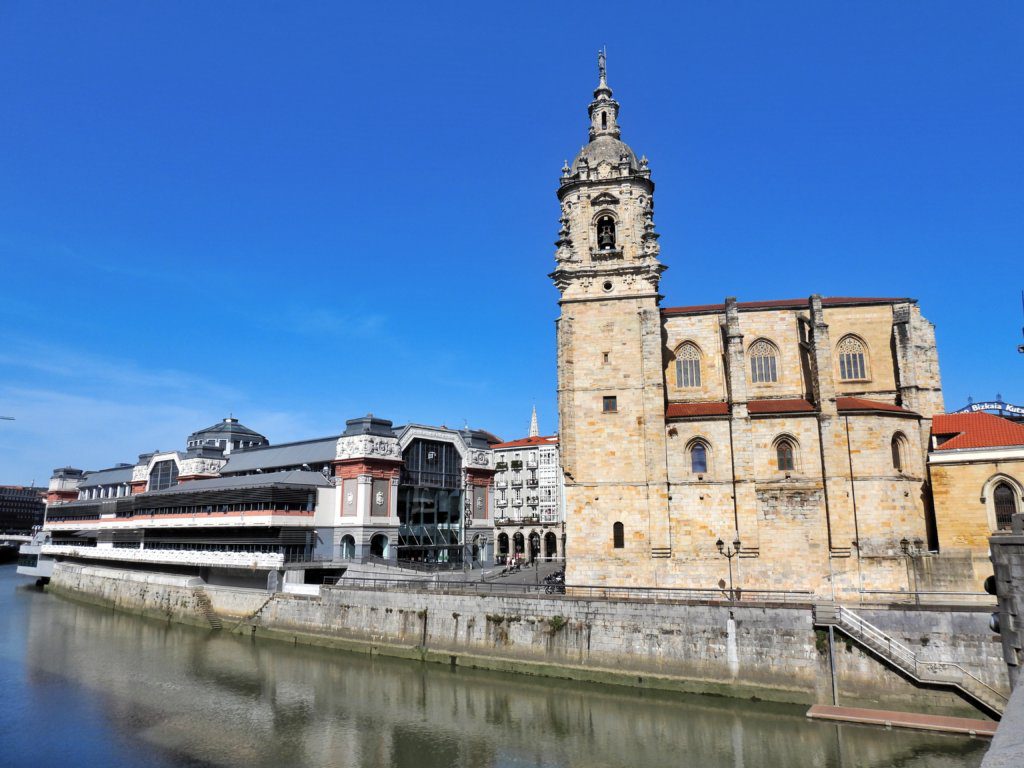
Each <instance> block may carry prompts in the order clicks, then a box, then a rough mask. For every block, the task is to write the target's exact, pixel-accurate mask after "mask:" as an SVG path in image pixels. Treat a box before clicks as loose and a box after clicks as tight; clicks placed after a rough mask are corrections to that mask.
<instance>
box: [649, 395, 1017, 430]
mask: <svg viewBox="0 0 1024 768" xmlns="http://www.w3.org/2000/svg"><path fill="white" fill-rule="evenodd" d="M836 408H837V409H838V410H839V411H840V413H857V412H860V411H874V412H878V411H883V412H886V413H902V414H905V415H907V416H917V415H918V414H916V413H914V412H913V411H908V410H907V409H906V408H901V407H900V406H898V405H893V404H892V403H884V402H882V401H880V400H869V399H868V398H866V397H837V398H836ZM747 410H748V411H749V412H750V413H751V414H754V415H762V414H773V413H817V411H818V408H817V406H815V404H814V403H812V402H811V401H810V400H806V399H804V398H790V399H783V400H751V401H750V402H748V403H747ZM728 413H729V404H728V403H725V402H704V403H669V404H668V408H666V409H665V416H666V417H667V418H669V419H671V418H682V417H685V416H724V415H726V414H728ZM1004 421H1005V419H1004ZM1022 429H1024V428H1022Z"/></svg>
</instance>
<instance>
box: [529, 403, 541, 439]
mask: <svg viewBox="0 0 1024 768" xmlns="http://www.w3.org/2000/svg"><path fill="white" fill-rule="evenodd" d="M539 436H540V429H539V428H538V427H537V406H536V405H535V406H533V415H532V416H530V437H539Z"/></svg>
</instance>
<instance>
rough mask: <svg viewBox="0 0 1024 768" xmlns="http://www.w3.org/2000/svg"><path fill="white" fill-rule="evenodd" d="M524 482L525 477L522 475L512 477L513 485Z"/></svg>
mask: <svg viewBox="0 0 1024 768" xmlns="http://www.w3.org/2000/svg"><path fill="white" fill-rule="evenodd" d="M522 484H523V478H521V477H513V478H512V485H522Z"/></svg>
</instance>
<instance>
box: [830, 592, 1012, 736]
mask: <svg viewBox="0 0 1024 768" xmlns="http://www.w3.org/2000/svg"><path fill="white" fill-rule="evenodd" d="M814 624H815V626H818V627H822V626H825V627H827V626H832V627H835V628H836V629H838V630H839V631H840V632H842V633H843V634H844V635H846V636H847V637H849V638H850V639H851V640H853V641H854V642H856V643H857V644H859V645H860V646H862V647H863V648H865V649H867V650H869V651H871V653H873V654H874V655H875V656H877V657H879V658H880V659H882V660H883V661H884V662H885V663H887V664H888V665H889V666H891V667H893V668H895V669H897V670H899V671H901V672H903V673H904V674H905V675H907V676H908V677H909V678H910V679H911V680H913V681H914V682H916V683H918V684H920V685H933V686H935V685H937V686H943V687H946V688H953V689H956V690H958V691H959V692H960V693H961V694H963V695H964V696H965V697H966V698H967V699H969V700H970V701H971V702H972V703H973V704H974V705H975V706H977V707H978V708H979V709H981V710H982V711H983V712H986V713H988V714H990V715H995V716H997V717H999V716H1001V715H1002V714H1003V710H1004V709H1005V708H1006V701H1007V699H1006V697H1005V696H1003V695H1002V694H1001V693H999V691H997V690H995V689H994V688H992V687H991V686H989V685H988V684H987V683H985V682H983V681H982V680H980V679H979V678H977V677H975V676H974V675H972V674H971V673H970V672H968V671H967V670H966V669H965V668H964V667H962V666H961V665H959V664H957V663H956V662H955V661H936V660H933V659H922V658H920V657H919V656H918V654H917V653H915V652H914V651H913V650H911V649H910V648H909V647H907V646H906V645H904V644H903V643H901V642H899V641H898V640H896V639H895V638H893V637H892V636H891V635H887V634H886V633H885V632H883V631H882V630H881V629H879V628H878V627H876V626H875V625H873V624H871V623H869V622H867V621H865V620H864V619H862V618H861V617H860V616H858V615H857V614H855V613H854V612H853V611H851V610H849V609H848V608H844V607H843V606H841V605H839V604H837V603H834V602H820V603H816V604H815V606H814Z"/></svg>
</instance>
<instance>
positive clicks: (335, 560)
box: [40, 415, 499, 586]
mask: <svg viewBox="0 0 1024 768" xmlns="http://www.w3.org/2000/svg"><path fill="white" fill-rule="evenodd" d="M498 442H499V440H498V438H496V437H495V436H494V435H492V434H490V433H489V432H485V431H483V430H470V429H463V430H454V429H448V428H447V427H431V426H426V425H419V424H408V425H405V426H400V427H395V426H394V425H393V424H392V423H391V422H390V421H388V420H386V419H381V418H377V417H374V416H372V415H367V416H364V417H360V418H356V419H350V420H349V421H348V422H346V429H345V431H344V432H343V433H341V434H340V435H333V436H329V437H326V438H321V439H316V440H307V441H300V442H295V443H284V444H279V445H270V444H269V441H267V439H266V438H265V437H263V436H262V435H259V434H258V433H256V432H255V431H253V430H250V429H248V428H247V427H244V426H243V425H241V424H239V423H238V421H237V419H225V420H224V422H223V426H222V427H218V425H214V427H211V428H208V429H205V430H199V431H198V432H195V433H193V434H192V435H190V436H189V438H188V439H187V441H186V444H187V449H186V450H185V451H167V452H153V453H146V454H142V455H141V456H140V457H139V460H138V462H137V463H136V464H134V465H131V464H121V465H118V466H116V467H112V468H110V469H105V470H100V471H96V472H83V471H81V470H78V469H75V468H73V467H63V468H60V469H57V470H55V472H54V476H53V478H52V479H51V483H50V491H49V498H50V503H49V506H48V509H47V514H46V522H45V525H44V530H43V534H44V535H45V538H46V543H44V544H42V545H41V550H40V554H41V556H43V557H47V558H51V559H52V558H58V559H67V560H71V561H75V562H84V563H89V562H92V563H105V564H109V565H117V566H118V567H129V568H142V569H146V570H157V571H161V570H164V571H171V572H174V573H192V574H194V575H196V576H199V577H201V578H203V579H204V580H205V581H207V582H208V583H221V584H235V585H242V586H245V585H248V586H265V585H268V584H269V585H271V586H274V585H275V584H276V585H282V584H284V585H287V584H293V583H320V582H322V580H323V579H324V578H326V577H330V576H337V575H340V574H341V573H343V572H344V571H345V570H346V569H347V568H348V567H350V566H351V564H352V563H353V562H356V561H358V562H367V561H378V562H381V563H383V564H392V565H400V564H412V563H415V564H418V565H420V566H426V567H438V568H445V567H448V568H450V567H460V568H461V567H466V568H473V567H481V566H483V565H486V564H490V563H491V562H493V558H494V539H493V524H492V520H493V514H494V513H493V510H494V498H493V487H492V485H493V476H494V455H493V451H492V449H491V446H492V445H493V444H496V443H498Z"/></svg>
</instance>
